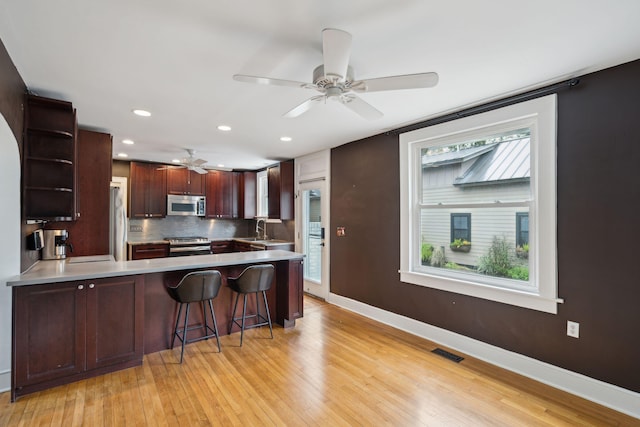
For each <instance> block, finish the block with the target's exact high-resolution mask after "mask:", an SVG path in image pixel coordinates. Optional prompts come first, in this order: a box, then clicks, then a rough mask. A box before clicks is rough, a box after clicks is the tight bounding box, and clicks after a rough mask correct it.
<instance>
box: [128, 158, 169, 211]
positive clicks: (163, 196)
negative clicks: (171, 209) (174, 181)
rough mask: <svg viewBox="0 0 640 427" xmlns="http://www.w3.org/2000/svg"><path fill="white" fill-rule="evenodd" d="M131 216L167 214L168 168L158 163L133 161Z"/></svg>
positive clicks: (130, 192) (130, 197)
mask: <svg viewBox="0 0 640 427" xmlns="http://www.w3.org/2000/svg"><path fill="white" fill-rule="evenodd" d="M130 167H131V169H130V183H131V184H130V188H129V217H131V218H162V217H165V216H167V169H166V167H162V165H159V164H156V163H140V162H131V166H130Z"/></svg>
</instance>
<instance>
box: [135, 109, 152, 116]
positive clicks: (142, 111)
mask: <svg viewBox="0 0 640 427" xmlns="http://www.w3.org/2000/svg"><path fill="white" fill-rule="evenodd" d="M133 114H135V115H137V116H141V117H149V116H151V113H150V112H148V111H146V110H133Z"/></svg>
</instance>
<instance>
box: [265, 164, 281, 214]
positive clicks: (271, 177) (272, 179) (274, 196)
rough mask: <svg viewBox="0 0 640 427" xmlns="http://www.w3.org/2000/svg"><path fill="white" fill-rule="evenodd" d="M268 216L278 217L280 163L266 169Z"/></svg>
mask: <svg viewBox="0 0 640 427" xmlns="http://www.w3.org/2000/svg"><path fill="white" fill-rule="evenodd" d="M267 185H268V187H269V190H268V194H269V199H268V205H269V208H268V212H269V218H275V219H279V218H280V165H277V166H272V167H270V168H268V169H267Z"/></svg>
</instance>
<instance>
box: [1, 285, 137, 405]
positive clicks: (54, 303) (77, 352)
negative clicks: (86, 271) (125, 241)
mask: <svg viewBox="0 0 640 427" xmlns="http://www.w3.org/2000/svg"><path fill="white" fill-rule="evenodd" d="M13 303H14V310H13V329H14V330H13V337H14V343H13V345H14V351H13V363H12V365H13V370H12V371H13V375H12V389H11V390H12V393H11V398H12V400H15V398H16V397H18V396H21V395H23V394H27V393H31V392H34V391H38V390H43V389H45V388H49V387H52V386H56V385H60V384H66V383H69V382H72V381H76V380H79V379H82V378H88V377H91V376H94V375H99V374H103V373H106V372H110V371H115V370H118V369H122V368H126V367H130V366H135V365H139V364H141V363H142V354H143V327H144V279H143V276H125V277H113V278H105V279H96V280H91V281H85V282H62V283H51V284H44V285H31V286H20V287H15V288H13Z"/></svg>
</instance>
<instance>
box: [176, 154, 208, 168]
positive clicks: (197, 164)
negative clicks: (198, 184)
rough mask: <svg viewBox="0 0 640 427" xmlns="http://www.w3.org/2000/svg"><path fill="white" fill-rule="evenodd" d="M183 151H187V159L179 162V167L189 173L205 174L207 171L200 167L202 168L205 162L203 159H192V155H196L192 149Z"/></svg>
mask: <svg viewBox="0 0 640 427" xmlns="http://www.w3.org/2000/svg"><path fill="white" fill-rule="evenodd" d="M185 150H186V151H187V154H189V157H185V158H184V159H182V160H180V165H182V167H185V168H187V169H189V170H191V171H194V172H198V173H199V174H205V173H207V171H206V170H205V169H203V168H202V166H204V165H205V164H206V163H207V161H206V160H204V159H196V158H195V157H194V154H196V150H194V149H192V148H185ZM178 167H180V166H178Z"/></svg>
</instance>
